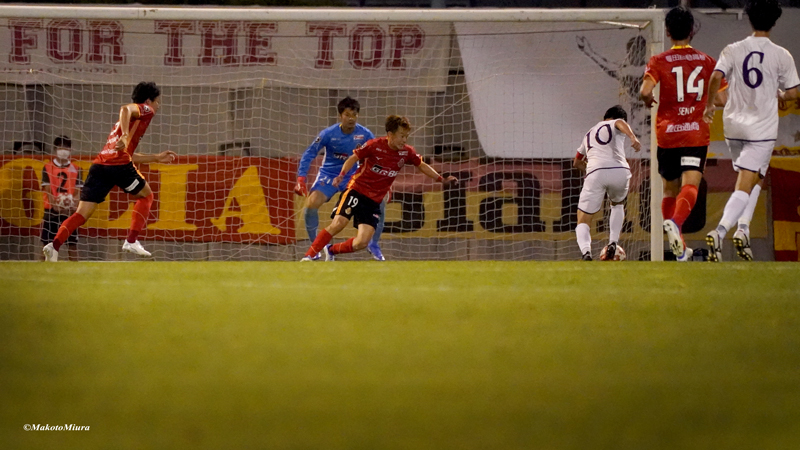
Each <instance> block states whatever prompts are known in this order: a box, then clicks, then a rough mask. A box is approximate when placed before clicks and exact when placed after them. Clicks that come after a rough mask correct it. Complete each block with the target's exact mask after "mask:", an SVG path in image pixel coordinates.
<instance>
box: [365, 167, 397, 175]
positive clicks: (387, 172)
mask: <svg viewBox="0 0 800 450" xmlns="http://www.w3.org/2000/svg"><path fill="white" fill-rule="evenodd" d="M371 170H372V171H373V172H375V173H377V174H378V175H384V176H387V177H392V178H394V177H396V176H397V171H396V170H388V169H384V168H383V167H381V166H379V165H377V164H375V165H373V166H372V169H371Z"/></svg>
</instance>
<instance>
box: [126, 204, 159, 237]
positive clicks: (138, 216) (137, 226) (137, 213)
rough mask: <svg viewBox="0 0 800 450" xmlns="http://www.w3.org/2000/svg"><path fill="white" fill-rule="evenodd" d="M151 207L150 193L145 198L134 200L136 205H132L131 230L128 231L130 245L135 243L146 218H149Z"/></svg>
mask: <svg viewBox="0 0 800 450" xmlns="http://www.w3.org/2000/svg"><path fill="white" fill-rule="evenodd" d="M152 205H153V193H152V192H151V193H150V195H148V196H147V197H142V198H140V199H138V200H136V203H135V204H134V205H133V219H132V220H131V229H130V230H128V242H130V243H131V244H133V243H134V242H136V238H137V237H139V232H140V231H142V230H143V229H144V225H145V224H146V223H147V218H148V217H150V207H151V206H152Z"/></svg>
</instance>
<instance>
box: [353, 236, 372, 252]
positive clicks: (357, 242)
mask: <svg viewBox="0 0 800 450" xmlns="http://www.w3.org/2000/svg"><path fill="white" fill-rule="evenodd" d="M367 244H369V239H367V240H363V239H360V238H358V237H356V238H355V239H353V250H363V249H365V248H367Z"/></svg>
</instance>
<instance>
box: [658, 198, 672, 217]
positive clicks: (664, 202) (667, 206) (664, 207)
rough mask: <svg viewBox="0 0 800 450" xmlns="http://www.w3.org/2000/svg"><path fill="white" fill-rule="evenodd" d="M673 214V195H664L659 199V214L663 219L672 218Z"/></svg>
mask: <svg viewBox="0 0 800 450" xmlns="http://www.w3.org/2000/svg"><path fill="white" fill-rule="evenodd" d="M673 214H675V197H664V198H662V199H661V216H662V217H663V218H664V220H667V219H672V216H673Z"/></svg>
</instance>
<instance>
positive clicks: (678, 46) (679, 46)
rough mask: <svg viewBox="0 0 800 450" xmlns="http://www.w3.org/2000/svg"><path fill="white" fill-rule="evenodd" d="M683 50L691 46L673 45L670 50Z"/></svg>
mask: <svg viewBox="0 0 800 450" xmlns="http://www.w3.org/2000/svg"><path fill="white" fill-rule="evenodd" d="M684 48H692V46H691V45H673V46H672V48H671V49H670V50H681V49H684Z"/></svg>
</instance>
